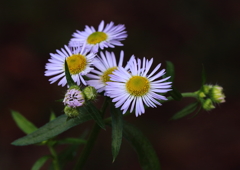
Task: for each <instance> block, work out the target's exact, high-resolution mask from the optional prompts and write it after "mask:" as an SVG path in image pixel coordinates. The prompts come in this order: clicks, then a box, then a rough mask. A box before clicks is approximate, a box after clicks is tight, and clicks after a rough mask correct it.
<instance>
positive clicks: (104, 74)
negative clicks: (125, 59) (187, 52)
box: [101, 67, 117, 85]
mask: <svg viewBox="0 0 240 170" xmlns="http://www.w3.org/2000/svg"><path fill="white" fill-rule="evenodd" d="M116 69H117V67H111V68H109V69H107V70H106V71H105V72H104V73H103V75H102V76H101V79H102V81H103V83H104V84H105V85H107V84H106V82H109V81H111V80H110V76H109V75H110V74H112V72H113V71H114V70H116Z"/></svg>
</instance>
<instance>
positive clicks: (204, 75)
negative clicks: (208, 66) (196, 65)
mask: <svg viewBox="0 0 240 170" xmlns="http://www.w3.org/2000/svg"><path fill="white" fill-rule="evenodd" d="M206 81H207V78H206V71H205V68H204V66H203V67H202V86H203V85H205V83H206Z"/></svg>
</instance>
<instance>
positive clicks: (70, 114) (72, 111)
mask: <svg viewBox="0 0 240 170" xmlns="http://www.w3.org/2000/svg"><path fill="white" fill-rule="evenodd" d="M64 113H65V114H66V115H67V116H68V117H77V116H78V115H79V112H78V110H77V108H73V107H69V106H65V108H64Z"/></svg>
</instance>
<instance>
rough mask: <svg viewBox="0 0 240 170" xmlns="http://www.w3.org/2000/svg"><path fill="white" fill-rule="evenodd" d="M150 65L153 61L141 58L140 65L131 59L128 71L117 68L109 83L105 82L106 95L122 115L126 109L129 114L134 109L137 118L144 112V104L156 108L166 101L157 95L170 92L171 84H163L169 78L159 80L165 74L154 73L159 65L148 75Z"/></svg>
mask: <svg viewBox="0 0 240 170" xmlns="http://www.w3.org/2000/svg"><path fill="white" fill-rule="evenodd" d="M152 63H153V59H151V60H150V61H149V60H147V59H145V58H143V62H142V63H141V60H140V59H138V60H136V59H135V58H133V59H132V60H131V63H130V64H129V71H127V70H126V69H124V68H122V67H119V68H118V69H117V70H115V71H114V72H113V74H111V75H110V77H111V78H110V80H111V81H110V82H107V85H106V94H107V96H109V97H111V98H113V100H112V101H113V102H116V103H115V107H117V108H118V107H121V110H123V114H124V113H126V111H127V110H128V108H130V112H132V111H133V109H135V115H136V117H137V116H138V115H141V114H143V113H144V112H145V109H144V104H145V105H146V106H148V107H156V105H161V103H160V102H159V100H167V98H166V97H164V96H162V95H160V94H159V93H166V92H168V91H170V90H171V89H170V88H171V82H164V81H166V80H168V79H169V78H170V77H167V78H163V79H161V77H162V76H163V75H164V74H165V70H164V69H163V70H161V71H159V72H158V73H156V72H157V71H158V69H159V68H160V66H161V64H158V65H157V66H156V67H155V69H154V70H153V71H152V72H151V73H150V74H148V72H149V70H150V67H151V65H152ZM155 73H156V74H155Z"/></svg>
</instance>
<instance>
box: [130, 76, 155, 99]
mask: <svg viewBox="0 0 240 170" xmlns="http://www.w3.org/2000/svg"><path fill="white" fill-rule="evenodd" d="M126 89H127V91H128V92H129V93H130V94H131V95H133V96H143V95H145V94H146V93H147V92H148V91H149V89H150V83H149V81H148V79H147V78H145V77H141V76H133V77H131V78H130V79H129V80H128V82H127V83H126Z"/></svg>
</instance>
